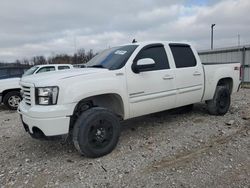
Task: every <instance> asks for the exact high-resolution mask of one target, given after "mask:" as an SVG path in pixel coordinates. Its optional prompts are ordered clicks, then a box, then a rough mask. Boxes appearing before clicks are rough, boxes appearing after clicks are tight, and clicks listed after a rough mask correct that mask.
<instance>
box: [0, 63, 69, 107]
mask: <svg viewBox="0 0 250 188" xmlns="http://www.w3.org/2000/svg"><path fill="white" fill-rule="evenodd" d="M72 68H73V66H72V65H70V64H50V65H36V66H33V67H31V68H30V69H28V70H27V67H25V68H23V67H11V68H9V69H8V71H7V69H0V104H1V103H4V105H5V106H7V107H8V109H10V110H16V109H17V107H18V105H19V103H20V101H21V100H22V98H21V94H20V90H21V87H20V85H19V82H20V77H22V76H29V75H33V74H40V73H45V72H51V71H59V70H65V69H72Z"/></svg>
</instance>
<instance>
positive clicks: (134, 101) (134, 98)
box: [127, 44, 176, 117]
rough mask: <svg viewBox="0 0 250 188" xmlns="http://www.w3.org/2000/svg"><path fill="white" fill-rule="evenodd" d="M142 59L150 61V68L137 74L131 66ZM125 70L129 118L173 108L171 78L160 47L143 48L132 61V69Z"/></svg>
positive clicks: (164, 53) (163, 52)
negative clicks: (152, 62)
mask: <svg viewBox="0 0 250 188" xmlns="http://www.w3.org/2000/svg"><path fill="white" fill-rule="evenodd" d="M145 58H150V59H153V60H154V62H155V65H154V67H151V68H148V69H146V70H144V71H141V72H140V73H136V72H135V71H133V67H134V66H135V64H136V63H137V62H138V61H139V60H141V59H145ZM127 68H128V69H127V75H128V76H127V82H128V83H127V87H128V92H129V104H130V115H131V117H136V116H140V115H145V114H149V113H154V112H158V111H161V110H166V109H169V108H173V107H175V99H176V90H175V89H176V88H175V79H174V78H175V75H174V70H172V69H171V68H170V65H169V61H168V57H167V54H166V50H165V47H164V45H163V44H151V45H148V46H145V47H144V48H142V49H141V50H140V52H139V53H138V54H137V56H136V57H135V59H134V60H133V64H132V67H127Z"/></svg>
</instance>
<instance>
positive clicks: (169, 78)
mask: <svg viewBox="0 0 250 188" xmlns="http://www.w3.org/2000/svg"><path fill="white" fill-rule="evenodd" d="M162 79H163V80H172V79H174V77H173V76H170V75H166V76H164V77H163V78H162Z"/></svg>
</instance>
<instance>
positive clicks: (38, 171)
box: [0, 89, 250, 188]
mask: <svg viewBox="0 0 250 188" xmlns="http://www.w3.org/2000/svg"><path fill="white" fill-rule="evenodd" d="M122 125H123V131H122V134H121V138H120V141H119V144H118V146H117V148H116V149H115V150H114V151H113V152H112V153H111V154H109V155H106V156H104V157H102V158H98V159H88V158H85V157H83V156H80V155H79V154H78V153H77V151H76V150H75V149H74V147H73V144H72V143H69V142H63V141H39V140H35V139H33V138H31V137H30V136H29V135H28V134H27V133H26V132H25V131H24V129H23V127H22V124H21V121H20V119H19V115H18V114H17V113H16V112H11V111H8V110H6V109H5V108H4V106H0V188H4V187H246V188H249V187H250V90H249V89H241V90H240V92H238V93H235V94H233V96H232V105H231V108H230V111H229V112H228V113H227V114H226V115H225V116H210V115H208V113H207V110H206V105H205V104H204V103H199V104H196V105H195V106H194V109H193V110H192V111H191V112H187V113H180V111H178V112H176V111H172V110H171V111H166V112H161V113H156V114H152V115H148V116H144V117H140V118H136V119H133V120H129V121H125V122H123V123H122Z"/></svg>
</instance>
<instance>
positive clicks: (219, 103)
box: [207, 86, 231, 115]
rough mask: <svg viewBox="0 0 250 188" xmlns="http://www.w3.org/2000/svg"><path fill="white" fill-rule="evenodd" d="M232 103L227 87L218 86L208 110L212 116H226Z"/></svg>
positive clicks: (208, 102)
mask: <svg viewBox="0 0 250 188" xmlns="http://www.w3.org/2000/svg"><path fill="white" fill-rule="evenodd" d="M230 103H231V96H230V91H229V89H228V88H227V87H224V86H217V88H216V91H215V94H214V98H213V99H212V100H209V101H207V109H208V112H209V114H211V115H224V114H226V113H227V112H228V110H229V107H230Z"/></svg>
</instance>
